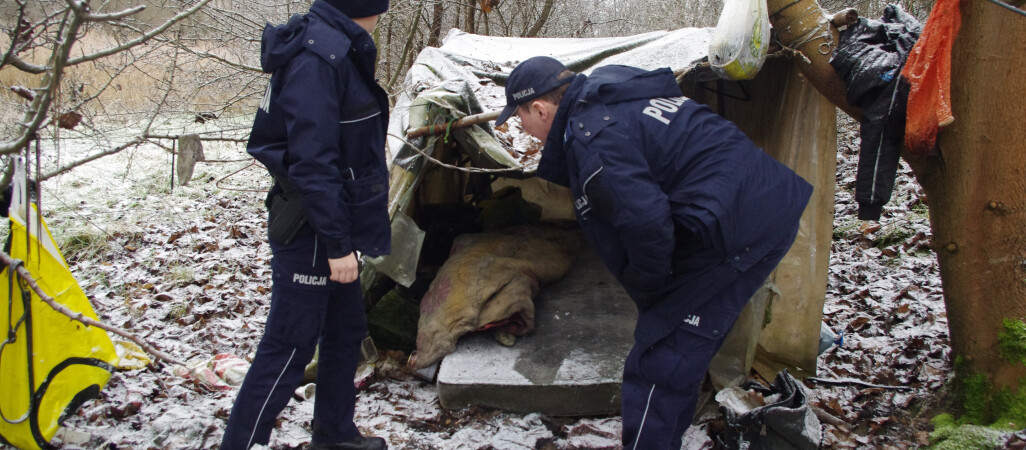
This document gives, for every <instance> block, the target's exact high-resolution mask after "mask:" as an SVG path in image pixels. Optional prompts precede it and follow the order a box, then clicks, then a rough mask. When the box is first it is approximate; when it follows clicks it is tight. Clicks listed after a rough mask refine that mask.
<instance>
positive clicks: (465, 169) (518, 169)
mask: <svg viewBox="0 0 1026 450" xmlns="http://www.w3.org/2000/svg"><path fill="white" fill-rule="evenodd" d="M388 135H389V136H392V137H394V138H396V139H399V140H400V141H403V142H404V143H406V145H409V146H410V148H412V149H413V150H414V151H415V152H417V153H420V156H423V157H424V158H427V160H428V161H431V162H432V163H435V164H437V165H439V166H442V167H445V168H446V169H452V170H458V171H460V172H468V173H506V172H523V171H524V168H523V167H509V168H506V169H481V168H478V167H460V166H454V165H452V164H446V163H444V162H441V161H439V160H437V159H435V158H433V157H431V155H429V154H427V153H426V152H424V150H421V149H420V148H417V146H416V145H413V143H411V142H410V141H407V140H406V139H403V138H402V137H400V136H396V135H394V134H392V133H388Z"/></svg>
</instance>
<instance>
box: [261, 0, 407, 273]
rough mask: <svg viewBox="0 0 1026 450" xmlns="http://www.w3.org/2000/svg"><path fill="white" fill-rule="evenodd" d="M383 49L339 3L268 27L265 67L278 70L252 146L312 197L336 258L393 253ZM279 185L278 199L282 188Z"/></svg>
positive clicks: (308, 205) (306, 202)
mask: <svg viewBox="0 0 1026 450" xmlns="http://www.w3.org/2000/svg"><path fill="white" fill-rule="evenodd" d="M376 55H377V48H376V47H375V46H374V41H373V39H372V38H371V36H370V35H369V34H367V32H366V31H365V30H364V29H363V28H361V27H360V26H359V25H357V24H356V23H354V22H353V21H352V20H350V19H349V18H348V17H347V16H346V15H345V14H343V13H341V12H340V11H338V10H337V9H335V8H333V7H332V6H331V5H329V4H327V3H325V2H323V1H320V0H318V1H315V2H314V3H313V5H312V6H311V7H310V11H309V12H308V13H307V14H306V15H296V16H293V17H292V19H290V20H289V22H288V23H287V24H285V25H281V26H272V25H270V24H268V25H267V26H266V27H265V29H264V33H263V38H262V46H261V52H260V64H261V68H262V69H263V70H264V72H268V73H271V74H272V75H271V81H270V84H269V86H268V88H267V92H266V93H265V94H264V99H263V101H262V102H261V106H260V109H259V110H258V111H257V114H256V118H255V119H254V123H253V130H252V133H251V134H250V139H249V143H248V145H247V147H246V151H247V152H249V153H250V154H251V155H253V157H255V158H256V159H257V160H258V161H260V162H261V163H262V164H263V165H264V166H265V167H267V170H268V171H269V172H271V174H272V175H274V176H275V177H276V178H280V177H287V179H288V180H289V181H290V182H291V183H292V184H293V185H294V186H295V189H296V191H297V192H298V193H299V194H300V197H301V198H302V201H303V206H304V208H303V209H304V211H305V213H306V222H307V224H308V227H304V231H303V232H314V233H316V235H317V238H318V239H317V242H318V243H319V244H321V245H324V246H325V248H326V249H327V256H328V257H329V258H341V257H343V256H345V255H348V254H349V253H350V252H352V251H354V250H359V251H360V252H362V253H365V254H368V255H384V254H387V253H389V251H390V245H391V237H390V236H391V228H390V225H389V219H388V210H387V202H388V199H387V197H388V172H387V169H386V164H385V153H384V148H385V129H386V127H387V124H388V98H387V96H386V94H385V92H384V90H383V89H381V87H380V86H378V84H377V83H376V81H375V79H374V69H375V58H376ZM281 189H282V188H281V186H280V184H279V183H275V185H274V187H272V189H271V192H270V193H269V194H268V196H269V198H271V197H273V196H274V195H277V194H279V193H280V192H281Z"/></svg>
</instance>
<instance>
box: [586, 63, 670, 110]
mask: <svg viewBox="0 0 1026 450" xmlns="http://www.w3.org/2000/svg"><path fill="white" fill-rule="evenodd" d="M581 90H582V91H583V98H584V99H585V100H592V99H595V100H600V101H601V102H602V103H604V104H606V105H613V104H616V103H620V102H627V101H631V100H640V99H648V98H659V97H679V96H680V86H677V82H676V79H675V78H674V77H673V72H671V71H670V69H667V68H665V67H664V68H661V69H656V70H653V71H646V70H642V69H638V68H636V67H630V66H620V65H610V66H603V67H599V68H597V69H595V71H594V72H592V74H591V76H589V77H587V79H586V80H585V82H584V84H583V85H582V86H581Z"/></svg>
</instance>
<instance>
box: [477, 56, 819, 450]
mask: <svg viewBox="0 0 1026 450" xmlns="http://www.w3.org/2000/svg"><path fill="white" fill-rule="evenodd" d="M506 103H507V104H506V107H505V108H504V109H503V111H502V112H501V114H500V115H499V118H498V120H497V121H496V122H497V124H502V123H504V122H505V121H506V120H507V119H508V118H509V117H511V116H512V115H513V114H516V115H517V116H518V117H519V118H520V120H521V123H522V125H523V128H524V130H525V131H526V132H527V133H528V134H530V135H532V136H534V137H536V138H538V139H539V140H541V141H542V143H543V144H544V149H543V150H542V156H541V161H540V163H539V166H538V176H539V177H541V178H544V179H546V180H549V181H552V182H554V183H557V184H560V185H563V186H567V187H569V188H570V190H571V193H572V195H573V203H574V207H575V208H576V215H577V219H578V222H579V223H580V225H581V228H582V229H583V232H584V233H585V235H586V236H587V237H588V239H589V241H590V242H591V243H592V245H594V246H595V248H596V250H597V252H598V253H599V256H600V257H601V258H602V260H603V262H604V263H605V265H606V267H608V268H609V270H610V271H611V272H612V273H613V274H614V275H615V276H616V277H617V279H619V280H620V282H621V283H622V284H623V285H624V288H625V289H626V290H627V292H628V293H629V294H630V296H631V298H632V299H633V300H634V302H635V303H636V305H637V307H638V323H637V324H636V328H635V332H634V339H635V343H634V347H633V349H632V350H631V352H630V354H629V355H628V356H627V360H626V363H625V366H624V374H623V388H622V397H623V403H622V411H623V444H624V448H627V449H646V450H650V449H673V450H676V449H679V448H680V446H681V436H682V435H683V433H684V431H685V430H686V429H687V428H688V427H689V426H690V425H691V421H692V418H693V416H694V413H695V408H696V402H697V397H698V392H699V388H700V385H701V383H702V381H703V380H704V377H705V373H706V369H707V367H708V365H709V361H710V360H711V359H712V357H713V355H714V354H715V353H716V351H717V350H718V349H719V347H720V344H722V343H723V339H724V338H725V337H726V334H727V332H728V331H729V330H730V327H731V326H732V325H733V324H734V321H735V320H736V319H737V316H738V314H739V313H740V311H741V310H742V308H744V306H745V304H746V303H747V302H748V300H749V298H750V297H751V296H752V295H753V294H754V293H755V292H756V290H758V288H759V287H760V286H761V285H762V284H763V282H764V281H765V279H766V278H767V277H768V276H769V274H770V273H771V272H772V271H773V269H774V267H776V265H777V263H779V262H780V260H781V259H782V258H783V257H784V254H785V253H787V250H788V249H789V248H790V246H791V243H792V242H794V239H795V237H796V235H797V232H798V223H799V219H800V218H801V215H802V211H804V209H805V205H806V204H807V203H808V200H809V197H810V195H811V193H812V186H811V185H809V183H807V182H806V181H805V180H803V179H802V178H801V177H799V176H798V175H796V174H795V173H794V172H792V171H791V170H790V169H788V168H787V167H785V166H784V165H782V164H780V163H779V162H777V161H776V160H774V159H773V158H771V157H770V156H768V155H766V154H765V153H763V152H762V150H760V149H759V148H758V147H756V146H755V145H754V144H753V143H752V142H751V141H750V140H749V139H748V138H747V137H746V136H745V135H744V134H743V133H742V132H741V131H740V130H738V129H737V127H735V126H734V124H732V123H730V122H729V121H727V120H726V119H724V118H722V117H720V116H718V115H716V114H715V113H714V112H713V111H712V110H710V109H709V108H708V107H706V106H703V105H700V104H698V103H696V102H695V101H693V100H690V99H687V98H685V97H682V96H681V91H680V87H679V86H678V85H677V83H676V80H675V78H674V76H673V73H672V72H671V71H670V70H669V69H659V70H655V71H645V70H641V69H638V68H634V67H626V66H615V65H614V66H604V67H599V68H596V69H595V70H594V71H593V72H592V74H591V75H590V76H585V75H575V74H574V73H572V72H570V71H568V70H566V67H564V66H563V64H562V63H560V62H559V61H557V60H555V59H553V58H549V57H544V56H539V57H534V58H530V59H528V60H526V61H524V62H522V63H521V64H520V65H518V66H517V67H516V68H515V69H514V70H513V72H512V73H511V74H510V77H509V79H508V81H507V84H506Z"/></svg>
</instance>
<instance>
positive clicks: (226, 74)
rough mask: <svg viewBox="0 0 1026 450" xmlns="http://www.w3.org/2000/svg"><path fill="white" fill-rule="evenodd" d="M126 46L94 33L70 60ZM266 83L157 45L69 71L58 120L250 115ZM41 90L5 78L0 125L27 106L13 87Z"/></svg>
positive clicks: (198, 46) (39, 60)
mask: <svg viewBox="0 0 1026 450" xmlns="http://www.w3.org/2000/svg"><path fill="white" fill-rule="evenodd" d="M125 40H126V39H125V38H119V37H118V36H116V35H115V34H113V33H110V32H106V31H104V30H101V29H93V30H90V31H89V32H88V34H86V35H85V36H83V37H82V38H81V39H80V40H79V41H78V42H76V44H75V46H74V47H73V49H72V58H75V57H79V56H82V55H87V54H91V53H94V52H96V51H98V50H102V49H107V48H111V47H114V46H116V45H118V43H119V42H124V41H125ZM7 45H8V43H5V42H3V38H0V46H4V48H6V46H7ZM190 45H193V46H194V49H195V50H196V51H198V52H207V51H210V52H218V53H222V54H223V55H224V57H227V58H232V59H242V58H247V56H251V58H249V59H257V58H258V56H256V55H247V54H246V52H245V51H230V49H228V50H227V51H226V49H221V48H218V44H216V43H214V42H212V41H191V42H190ZM229 53H232V54H234V55H230V54H229ZM49 56H50V50H49V49H47V48H37V49H34V50H33V51H32V52H30V53H29V54H26V55H21V57H22V58H24V59H25V60H27V61H29V62H31V63H33V64H40V65H42V64H45V62H46V60H47V58H49ZM262 79H263V77H262V76H261V75H258V74H254V73H251V72H246V71H242V70H240V69H236V68H231V67H228V66H227V65H224V64H222V63H220V62H218V61H215V60H213V59H210V58H202V57H199V56H197V55H195V54H192V53H189V52H186V51H183V50H176V49H175V48H174V47H173V46H171V45H168V44H166V43H159V42H153V43H151V44H147V45H143V46H139V47H136V48H133V49H132V50H130V51H126V52H122V53H119V54H116V55H111V56H108V57H105V58H101V59H99V60H95V61H90V62H85V63H81V64H77V65H74V66H70V67H68V68H67V69H66V70H65V72H64V76H63V80H62V82H61V89H60V92H59V94H58V95H59V97H58V101H57V102H56V103H57V105H58V106H56V107H55V109H57V110H59V111H60V112H64V111H67V110H76V111H78V112H81V113H82V114H85V115H86V116H87V117H102V118H104V119H107V120H115V121H116V120H117V119H118V118H124V119H127V118H131V117H135V116H139V115H141V114H146V113H148V112H151V111H153V110H155V109H156V108H157V106H158V105H161V106H160V109H161V111H162V112H163V113H165V114H168V113H170V114H175V113H188V114H193V113H195V112H205V111H224V110H228V111H233V110H237V111H243V110H244V111H251V110H252V109H253V108H254V107H255V105H256V103H257V102H258V101H259V97H258V95H257V94H256V93H257V92H258V91H259V90H260V89H261V88H262V87H263V84H262V81H261V80H262ZM42 82H43V75H41V74H39V75H37V74H31V73H26V72H23V71H20V70H18V69H16V68H14V67H11V66H6V67H4V68H3V69H2V70H0V109H2V110H3V112H0V120H3V122H4V123H5V124H12V123H14V121H16V120H20V119H21V114H23V108H22V106H24V105H27V104H28V102H27V101H26V100H24V99H22V98H21V97H19V96H17V95H16V94H15V93H14V92H12V90H11V88H12V87H15V86H22V87H27V88H37V87H39V86H40V84H41V83H42ZM169 86H170V90H169ZM7 131H8V132H9V131H10V130H7ZM4 134H5V135H6V134H7V133H4Z"/></svg>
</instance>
